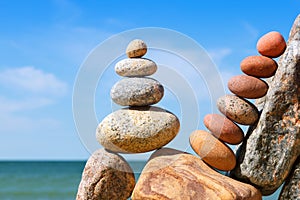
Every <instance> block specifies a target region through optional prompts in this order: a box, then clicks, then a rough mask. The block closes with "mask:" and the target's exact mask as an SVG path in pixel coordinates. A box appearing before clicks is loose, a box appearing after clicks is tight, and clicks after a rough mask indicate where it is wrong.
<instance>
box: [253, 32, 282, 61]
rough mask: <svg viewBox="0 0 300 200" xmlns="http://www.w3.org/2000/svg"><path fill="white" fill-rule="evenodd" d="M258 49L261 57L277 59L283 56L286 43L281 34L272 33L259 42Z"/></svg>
mask: <svg viewBox="0 0 300 200" xmlns="http://www.w3.org/2000/svg"><path fill="white" fill-rule="evenodd" d="M256 48H257V50H258V52H259V53H260V54H261V55H263V56H267V57H271V58H276V57H278V56H280V55H281V54H283V52H284V50H285V49H286V43H285V41H284V38H283V37H282V35H281V34H280V33H278V32H276V31H272V32H269V33H267V34H265V35H263V36H262V37H261V38H260V39H259V40H258V42H257V45H256Z"/></svg>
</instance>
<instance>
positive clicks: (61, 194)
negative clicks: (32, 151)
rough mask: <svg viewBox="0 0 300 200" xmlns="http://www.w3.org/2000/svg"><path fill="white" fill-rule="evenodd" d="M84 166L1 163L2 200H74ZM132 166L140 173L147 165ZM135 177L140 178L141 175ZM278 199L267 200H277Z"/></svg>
mask: <svg viewBox="0 0 300 200" xmlns="http://www.w3.org/2000/svg"><path fill="white" fill-rule="evenodd" d="M84 165H85V162H0V200H19V199H20V200H29V199H30V200H44V199H45V200H69V199H70V200H71V199H72V200H74V199H75V198H76V193H77V188H78V185H79V182H80V179H81V173H82V170H83V168H84ZM130 165H131V167H132V168H133V170H134V171H135V172H140V171H141V170H142V169H143V167H144V165H145V162H130ZM135 176H136V178H138V177H139V173H136V174H135ZM277 193H278V192H277ZM276 196H277V194H275V195H272V196H269V197H267V198H265V197H264V199H266V200H267V199H268V200H276V199H277V197H276Z"/></svg>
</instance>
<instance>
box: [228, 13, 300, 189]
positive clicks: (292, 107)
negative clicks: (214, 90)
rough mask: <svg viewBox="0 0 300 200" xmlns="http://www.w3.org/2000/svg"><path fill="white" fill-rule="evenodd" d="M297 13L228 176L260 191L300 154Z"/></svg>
mask: <svg viewBox="0 0 300 200" xmlns="http://www.w3.org/2000/svg"><path fill="white" fill-rule="evenodd" d="M299 103H300V15H299V16H298V18H297V19H296V21H295V23H294V26H293V28H292V30H291V33H290V37H289V41H288V45H287V49H286V51H285V53H284V54H283V55H282V56H281V57H280V60H279V63H278V69H277V72H276V74H275V77H274V78H273V79H272V81H271V82H270V84H269V91H268V93H267V95H266V98H265V102H262V105H264V106H263V110H262V113H261V116H260V119H259V121H258V123H257V124H256V125H254V126H252V127H250V129H249V131H248V134H247V137H246V140H245V142H244V143H243V144H242V146H241V147H240V149H239V151H238V153H237V156H238V158H237V162H238V163H237V167H236V168H235V170H234V171H233V172H232V176H233V177H235V178H237V179H238V180H242V181H245V182H250V183H251V184H253V185H255V186H256V187H258V188H259V189H260V190H261V191H262V193H263V194H265V195H267V194H271V193H273V192H274V191H275V190H276V189H277V188H278V187H279V186H280V185H281V184H282V183H283V181H284V180H285V178H286V177H287V176H288V174H289V172H290V171H291V168H292V166H293V164H294V162H295V160H296V159H297V157H298V156H299V154H300V148H299V145H300V121H299V119H300V105H299Z"/></svg>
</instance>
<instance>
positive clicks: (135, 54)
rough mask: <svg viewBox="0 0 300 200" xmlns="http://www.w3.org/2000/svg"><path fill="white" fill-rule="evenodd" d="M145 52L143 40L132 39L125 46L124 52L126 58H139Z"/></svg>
mask: <svg viewBox="0 0 300 200" xmlns="http://www.w3.org/2000/svg"><path fill="white" fill-rule="evenodd" d="M146 53H147V45H146V43H145V42H144V41H143V40H140V39H135V40H132V41H131V42H130V43H129V44H128V46H127V48H126V54H127V56H128V58H141V57H143V56H144V55H145V54H146Z"/></svg>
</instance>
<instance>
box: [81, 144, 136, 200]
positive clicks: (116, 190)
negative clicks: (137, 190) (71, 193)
mask: <svg viewBox="0 0 300 200" xmlns="http://www.w3.org/2000/svg"><path fill="white" fill-rule="evenodd" d="M134 186H135V179H134V174H133V172H132V169H131V167H130V166H129V164H128V163H127V162H126V161H125V160H124V158H122V157H121V156H119V155H117V154H115V153H111V152H108V151H106V150H105V149H100V150H97V151H95V152H94V153H93V154H92V155H91V157H90V158H89V160H88V161H87V163H86V165H85V168H84V171H83V173H82V179H81V182H80V185H79V187H78V193H77V197H76V199H77V200H100V199H101V200H126V199H127V198H129V197H130V195H131V193H132V191H133V189H134Z"/></svg>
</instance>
